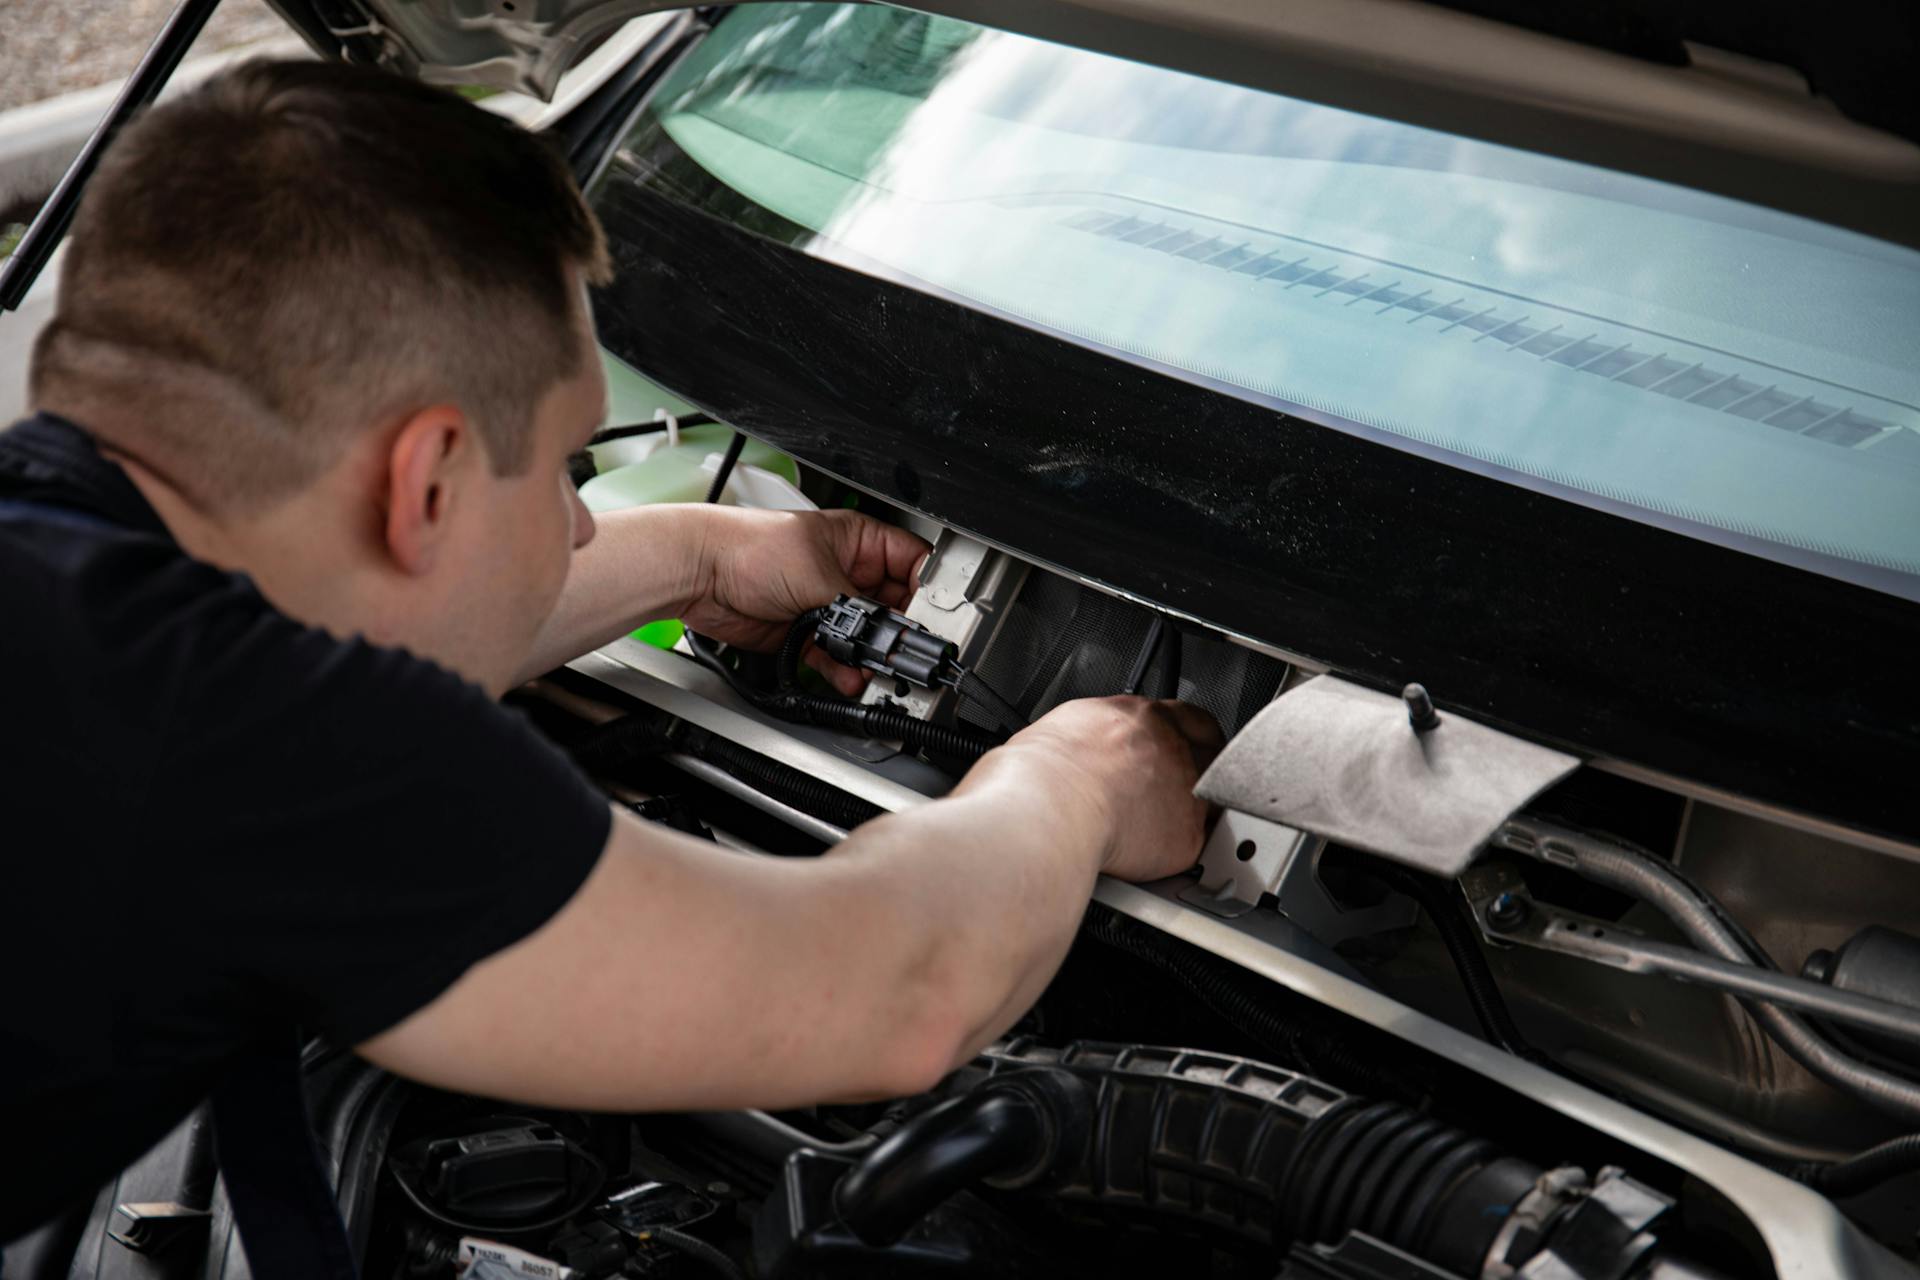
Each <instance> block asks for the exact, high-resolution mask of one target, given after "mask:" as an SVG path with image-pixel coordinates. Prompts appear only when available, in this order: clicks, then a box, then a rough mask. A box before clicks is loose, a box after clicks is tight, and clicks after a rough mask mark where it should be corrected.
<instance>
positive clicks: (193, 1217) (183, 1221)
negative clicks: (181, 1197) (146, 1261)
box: [107, 1200, 213, 1255]
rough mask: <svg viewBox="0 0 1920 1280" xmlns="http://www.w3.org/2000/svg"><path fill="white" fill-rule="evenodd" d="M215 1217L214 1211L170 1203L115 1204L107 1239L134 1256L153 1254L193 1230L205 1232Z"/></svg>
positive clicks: (166, 1201)
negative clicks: (137, 1254) (118, 1244)
mask: <svg viewBox="0 0 1920 1280" xmlns="http://www.w3.org/2000/svg"><path fill="white" fill-rule="evenodd" d="M212 1217H213V1213H212V1211H211V1210H208V1209H195V1208H193V1207H191V1206H189V1205H184V1204H176V1203H174V1202H173V1201H171V1200H148V1201H141V1202H138V1203H132V1204H123V1205H116V1206H115V1207H114V1210H113V1220H112V1223H111V1225H109V1226H108V1228H107V1236H108V1238H109V1239H112V1240H115V1241H117V1242H118V1243H120V1244H123V1245H125V1246H126V1247H127V1248H129V1249H131V1250H133V1251H134V1252H135V1253H144V1254H149V1255H151V1254H156V1253H159V1252H160V1251H161V1250H162V1249H165V1248H166V1247H167V1246H168V1245H171V1244H172V1243H173V1242H174V1241H176V1240H179V1239H180V1238H182V1237H183V1236H185V1235H187V1234H188V1233H189V1232H191V1231H195V1230H204V1229H205V1227H206V1225H207V1223H208V1222H209V1221H210V1220H211V1219H212Z"/></svg>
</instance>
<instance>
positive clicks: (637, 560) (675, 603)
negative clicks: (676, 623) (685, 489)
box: [519, 503, 713, 680]
mask: <svg viewBox="0 0 1920 1280" xmlns="http://www.w3.org/2000/svg"><path fill="white" fill-rule="evenodd" d="M712 515H713V508H711V507H706V506H702V505H700V504H697V503H684V504H674V505H667V506H656V507H635V508H633V509H631V510H627V511H610V512H608V513H606V514H605V515H602V516H599V517H597V518H596V520H595V526H596V528H595V532H594V535H593V541H592V542H589V543H588V544H587V545H586V546H585V547H583V548H581V549H580V550H579V551H576V552H575V553H574V555H573V563H572V565H571V566H569V568H568V570H567V582H566V586H565V587H563V588H562V589H561V592H560V599H559V601H558V602H557V603H556V604H555V605H554V608H553V612H552V613H551V614H550V615H549V616H548V618H547V621H546V624H545V625H544V626H542V627H541V629H540V634H539V637H538V638H537V639H536V640H535V641H534V645H533V650H532V652H531V653H529V654H528V655H527V661H526V664H525V665H524V666H523V667H522V668H521V671H520V675H519V679H520V680H531V679H532V678H533V677H535V676H537V675H540V674H542V673H543V672H547V671H551V670H552V669H553V668H555V667H557V666H560V665H561V664H563V663H567V662H571V661H572V660H573V659H575V658H577V657H579V656H580V655H581V654H583V653H586V652H588V651H589V650H591V649H597V648H599V647H600V646H601V645H603V644H606V643H608V642H609V641H612V640H616V639H618V638H619V637H621V636H623V635H625V634H627V632H629V631H632V630H633V629H634V628H635V627H638V626H640V625H641V624H642V623H647V622H652V621H654V620H655V619H658V618H672V617H677V616H679V614H680V613H681V612H682V611H684V610H685V609H686V608H687V606H688V604H689V602H690V601H691V600H692V599H693V598H694V596H695V595H697V594H698V593H699V592H700V591H701V590H702V589H703V586H704V584H705V575H706V556H707V526H708V524H709V523H710V521H711V519H712Z"/></svg>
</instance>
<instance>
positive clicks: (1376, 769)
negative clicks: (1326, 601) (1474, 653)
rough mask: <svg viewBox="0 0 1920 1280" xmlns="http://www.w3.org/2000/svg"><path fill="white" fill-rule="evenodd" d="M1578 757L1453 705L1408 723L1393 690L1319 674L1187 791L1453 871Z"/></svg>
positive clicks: (1421, 865)
mask: <svg viewBox="0 0 1920 1280" xmlns="http://www.w3.org/2000/svg"><path fill="white" fill-rule="evenodd" d="M1579 763H1580V762H1579V761H1578V760H1577V759H1576V758H1574V757H1573V756H1570V755H1566V754H1564V753H1563V752H1559V751H1554V750H1551V749H1549V748H1546V747H1542V746H1537V745H1535V744H1534V743H1531V742H1527V741H1524V740H1522V739H1520V738H1516V737H1513V736H1511V735H1509V734H1505V733H1501V732H1500V731H1499V730H1497V729H1489V728H1487V727H1486V726H1485V725H1481V724H1475V723H1474V722H1473V721H1471V720H1465V719H1462V718H1461V717H1460V716H1457V715H1455V714H1453V713H1451V712H1441V713H1440V714H1439V717H1438V722H1437V723H1435V724H1434V725H1433V726H1432V727H1431V728H1429V729H1427V730H1426V731H1424V732H1417V731H1416V730H1415V729H1414V727H1413V725H1412V723H1411V721H1410V719H1409V716H1408V709H1407V703H1406V702H1404V701H1402V700H1401V699H1399V698H1396V697H1393V696H1392V695H1390V694H1384V693H1375V692H1374V691H1373V690H1371V689H1363V688H1361V687H1360V686H1358V685H1353V684H1348V683H1347V682H1346V681H1344V680H1337V679H1335V678H1333V677H1331V676H1319V677H1316V678H1315V679H1312V680H1309V681H1307V682H1306V683H1304V684H1301V685H1298V686H1296V687H1295V688H1293V689H1290V690H1288V691H1287V692H1286V693H1284V694H1282V695H1281V696H1280V697H1279V698H1277V699H1275V700H1274V701H1273V703H1272V704H1271V705H1269V706H1268V707H1267V709H1266V710H1264V711H1262V712H1261V713H1260V714H1259V715H1257V716H1255V717H1254V718H1253V720H1252V721H1251V722H1250V723H1249V724H1248V725H1247V727H1246V728H1244V729H1242V730H1241V731H1240V733H1239V734H1238V735H1237V736H1235V737H1234V739H1233V740H1232V741H1231V742H1229V743H1228V744H1227V747H1226V750H1225V751H1222V752H1221V753H1220V757H1219V759H1217V760H1215V761H1214V762H1213V767H1212V768H1210V769H1208V770H1207V772H1206V775H1205V776H1204V777H1202V778H1201V779H1200V783H1199V785H1198V786H1196V787H1195V788H1194V794H1196V795H1198V796H1200V797H1201V798H1202V799H1204V800H1210V801H1212V802H1213V803H1215V804H1218V805H1222V806H1224V807H1226V808H1229V809H1237V810H1240V811H1241V812H1243V813H1250V814H1253V815H1254V816H1256V817H1260V818H1266V819H1267V820H1269V821H1271V822H1278V823H1282V824H1284V825H1286V826H1290V827H1298V828H1300V829H1302V830H1305V831H1309V832H1312V833H1313V834H1314V835H1318V836H1324V837H1325V838H1326V839H1328V840H1332V841H1336V842H1338V843H1340V844H1344V845H1349V846H1351V847H1353V848H1357V849H1364V850H1366V851H1368V852H1369V853H1377V854H1380V855H1382V856H1384V857H1389V858H1394V859H1396V860H1398V861H1400V862H1404V863H1406V864H1408V865H1409V866H1412V867H1416V868H1418V869H1419V870H1422V871H1426V872H1430V873H1432V874H1433V875H1438V876H1446V877H1449V878H1451V877H1454V876H1457V875H1459V874H1460V873H1461V872H1462V871H1464V870H1465V869H1466V868H1467V865H1468V864H1469V863H1471V862H1472V861H1473V859H1474V855H1475V854H1477V853H1478V852H1479V851H1480V849H1481V847H1482V846H1483V845H1485V844H1486V842H1487V840H1488V838H1489V837H1490V836H1492V834H1493V832H1494V829H1495V828H1496V827H1498V826H1499V825H1500V824H1501V823H1502V822H1504V821H1506V820H1507V819H1508V818H1510V817H1512V816H1513V815H1514V814H1515V813H1516V812H1518V811H1519V809H1520V807H1521V806H1522V805H1524V804H1526V803H1527V802H1528V801H1529V800H1531V799H1533V797H1534V796H1536V795H1538V794H1539V793H1540V792H1541V791H1542V790H1544V789H1545V788H1547V787H1549V786H1551V785H1552V784H1553V783H1555V782H1558V781H1559V780H1560V779H1562V778H1564V777H1566V776H1567V775H1568V774H1569V773H1571V772H1573V770H1574V769H1575V768H1576V767H1577V766H1578V765H1579Z"/></svg>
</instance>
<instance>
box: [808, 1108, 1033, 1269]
mask: <svg viewBox="0 0 1920 1280" xmlns="http://www.w3.org/2000/svg"><path fill="white" fill-rule="evenodd" d="M1048 1132H1049V1126H1048V1123H1047V1118H1046V1115H1045V1113H1044V1112H1043V1111H1042V1110H1041V1108H1040V1107H1039V1106H1037V1105H1036V1104H1035V1103H1034V1101H1033V1100H1032V1099H1031V1098H1029V1097H1026V1096H1024V1095H1021V1094H1018V1093H1013V1092H1008V1091H1005V1090H998V1089H976V1090H974V1091H973V1092H971V1093H966V1094H962V1095H961V1096H960V1097H957V1098H950V1099H948V1100H947V1101H945V1102H942V1103H940V1104H939V1105H937V1106H935V1107H933V1108H931V1109H929V1110H927V1111H923V1112H921V1113H920V1114H919V1115H917V1116H915V1117H914V1118H913V1119H912V1120H910V1121H908V1122H907V1123H906V1124H905V1125H903V1126H902V1127H901V1128H900V1130H899V1131H898V1132H896V1133H895V1134H893V1135H892V1136H891V1137H889V1138H887V1139H886V1140H885V1141H883V1142H882V1143H881V1144H880V1145H879V1146H877V1147H875V1148H874V1149H873V1150H872V1151H871V1152H869V1153H868V1154H867V1156H866V1157H865V1158H864V1159H863V1160H861V1161H860V1163H859V1164H857V1165H855V1166H854V1167H853V1168H852V1169H851V1170H849V1171H848V1172H847V1174H846V1176H845V1177H843V1178H841V1179H840V1183H839V1185H838V1186H836V1187H835V1188H834V1192H833V1206H834V1209H835V1210H836V1211H837V1212H838V1213H839V1215H840V1220H841V1222H843V1223H845V1224H846V1226H847V1228H848V1230H850V1231H852V1232H853V1234H854V1235H856V1236H858V1237H860V1239H861V1240H863V1241H865V1242H866V1243H867V1244H870V1245H874V1246H876V1247H885V1246H887V1245H890V1244H893V1243H894V1242H896V1241H897V1240H899V1239H900V1237H902V1236H904V1235H905V1234H906V1233H907V1232H908V1231H910V1230H912V1228H913V1225H914V1224H915V1223H917V1222H919V1221H920V1219H922V1218H924V1217H925V1216H926V1215H927V1214H928V1213H929V1212H930V1211H931V1210H932V1209H933V1208H934V1207H935V1206H937V1205H939V1204H940V1203H942V1202H943V1201H945V1200H946V1199H947V1197H949V1196H951V1195H953V1194H954V1193H955V1192H957V1191H961V1190H964V1189H965V1188H967V1187H970V1186H972V1185H973V1184H974V1183H976V1182H978V1181H980V1180H981V1179H982V1178H987V1177H991V1176H993V1175H994V1174H997V1173H1001V1172H1004V1171H1006V1170H1009V1169H1018V1168H1022V1167H1024V1166H1027V1165H1031V1164H1033V1163H1034V1162H1035V1161H1036V1160H1037V1159H1039V1158H1040V1157H1041V1156H1042V1155H1043V1154H1044V1152H1045V1147H1046V1143H1047V1138H1048Z"/></svg>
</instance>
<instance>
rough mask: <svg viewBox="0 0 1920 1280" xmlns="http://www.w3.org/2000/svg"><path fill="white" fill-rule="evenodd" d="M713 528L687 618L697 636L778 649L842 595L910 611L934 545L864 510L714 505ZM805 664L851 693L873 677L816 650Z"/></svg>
mask: <svg viewBox="0 0 1920 1280" xmlns="http://www.w3.org/2000/svg"><path fill="white" fill-rule="evenodd" d="M711 511H712V516H711V521H710V523H709V524H708V527H707V535H706V538H707V540H706V547H705V550H704V552H703V554H702V556H701V561H702V563H703V565H704V566H705V574H704V578H703V582H704V590H703V591H701V593H700V594H698V595H696V596H695V597H694V599H693V602H692V603H691V604H690V605H689V606H688V607H687V608H686V610H685V611H684V612H683V613H682V614H681V621H683V622H685V623H686V624H687V627H688V629H689V630H692V631H697V632H699V633H700V634H701V635H703V636H709V637H711V638H713V639H715V640H719V641H723V642H725V643H727V644H730V645H735V646H737V647H739V648H742V649H752V650H755V651H758V652H761V653H771V652H772V651H774V650H775V649H778V648H779V647H780V644H781V642H782V641H783V640H785V639H786V637H787V630H788V628H789V627H791V626H792V625H793V620H794V619H795V618H797V617H799V616H800V615H801V614H803V613H805V612H806V611H807V610H809V609H811V608H814V607H815V606H816V605H823V604H826V603H828V602H829V601H831V600H832V599H833V598H834V597H835V596H839V595H856V596H867V597H870V598H872V599H874V600H878V601H880V603H882V604H884V605H886V606H887V607H889V608H892V609H904V608H905V607H906V605H907V601H908V600H909V599H911V598H912V596H913V592H914V588H915V587H917V586H918V585H919V582H918V577H919V568H920V562H921V561H922V560H923V559H925V558H926V554H927V550H928V548H927V544H926V542H925V541H923V540H922V539H920V538H918V537H916V536H914V535H913V534H911V533H908V532H907V531H906V530H905V529H900V528H896V527H895V526H893V525H890V524H882V523H881V522H880V521H878V520H875V519H873V518H872V517H871V516H864V515H861V514H860V513H859V512H857V511H750V510H747V509H744V508H741V507H714V508H712V509H711ZM807 662H808V664H809V665H811V666H812V667H813V668H814V669H815V670H817V671H819V672H820V673H821V674H822V675H824V676H826V678H827V679H828V680H830V681H832V682H833V685H834V687H835V688H837V689H839V690H840V691H841V692H842V693H845V694H848V695H853V694H857V693H859V692H860V690H861V689H862V688H864V687H865V686H866V682H867V677H868V673H867V672H864V671H856V670H854V669H853V668H851V667H845V666H842V665H840V664H839V663H837V662H835V661H833V660H832V659H831V658H829V657H827V656H826V655H825V654H824V653H821V652H820V651H819V650H817V649H814V648H812V647H811V646H809V648H808V651H807Z"/></svg>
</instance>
